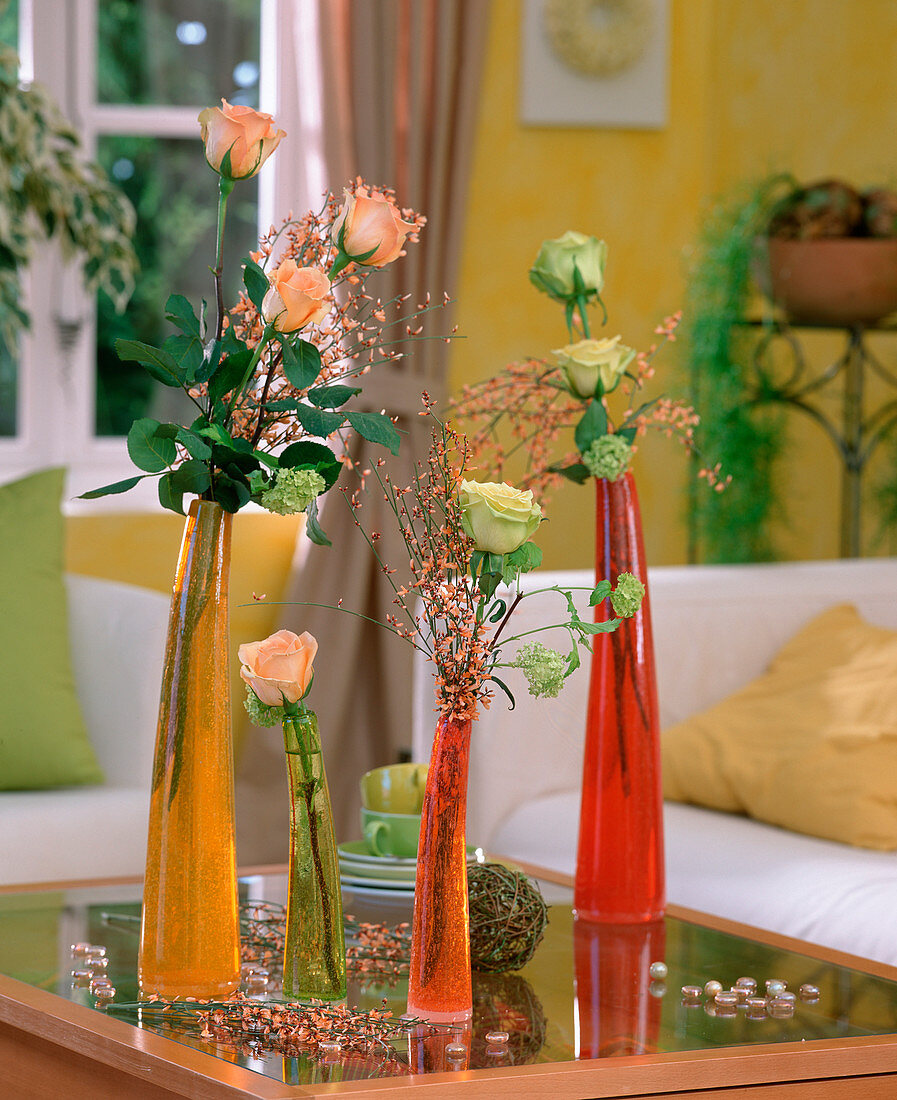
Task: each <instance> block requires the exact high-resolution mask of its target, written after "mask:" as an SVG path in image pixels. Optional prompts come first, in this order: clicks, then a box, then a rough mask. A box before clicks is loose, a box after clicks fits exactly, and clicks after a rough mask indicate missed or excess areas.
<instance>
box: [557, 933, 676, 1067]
mask: <svg viewBox="0 0 897 1100" xmlns="http://www.w3.org/2000/svg"><path fill="white" fill-rule="evenodd" d="M665 943H666V929H665V926H664V922H663V921H662V920H659V921H649V922H648V923H646V924H592V923H590V922H589V921H582V920H576V921H574V922H573V965H574V972H575V975H576V1028H575V1032H576V1057H577V1058H609V1057H614V1056H618V1055H627V1054H650V1053H651V1052H652V1051H656V1050H657V1042H658V1038H659V1035H660V1010H661V1005H662V1001H661V999H660V998H661V995H662V993H663V991H664V986H663V983H662V982H660V981H658V982H652V980H651V972H650V971H651V964H652V963H654V962H662V961H663V955H664V947H665Z"/></svg>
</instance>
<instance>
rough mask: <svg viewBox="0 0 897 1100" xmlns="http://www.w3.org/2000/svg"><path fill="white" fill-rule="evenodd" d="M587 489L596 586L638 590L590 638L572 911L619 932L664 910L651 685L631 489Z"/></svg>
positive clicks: (627, 479)
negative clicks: (632, 609) (591, 497)
mask: <svg viewBox="0 0 897 1100" xmlns="http://www.w3.org/2000/svg"><path fill="white" fill-rule="evenodd" d="M595 484H596V489H597V537H596V545H595V576H596V583H597V582H598V581H600V580H603V579H604V578H605V577H606V578H607V579H608V580H609V581H611V583H612V584H616V581H617V577H618V576H619V574H620V573H633V574H634V575H635V576H636V577H638V579H639V580H640V581H641V582H642V583H643V584H644V585H645V589H646V590H645V596H644V599H643V600H642V605H641V608H640V609H639V611H638V612H637V613H636V614H635V615H634V616H633V617H632V618H631V619H624V620H623V622H622V623H621V625H620V626H619V627H618V628H617V629H616V630H615V631H614V632H613V633H612V634H598V635H596V636H595V638H594V645H593V647H592V673H591V681H590V684H589V707H588V717H587V720H586V738H585V751H584V758H583V776H582V804H581V809H580V818H579V846H578V850H577V859H576V881H575V886H574V895H573V906H574V909H575V911H576V915H577V916H578V917H579V918H580V919H583V920H590V921H605V922H610V923H614V924H625V923H629V922H632V921H651V920H656V919H658V918H659V917H661V916H662V915H663V912H664V907H665V903H666V897H665V887H664V857H663V795H662V790H661V779H660V724H659V721H658V710H657V679H656V675H655V671H654V644H653V641H652V637H651V608H650V602H649V598H648V591H647V583H648V572H647V569H646V567H645V548H644V543H643V540H642V522H641V514H640V512H639V506H638V495H637V493H636V488H635V481H634V479H633V476H632V474H631V473H627V474H625V475H624V476H623V477H621V478H619V479H618V480H617V481H607V480H605V479H603V478H598V479H596V482H595ZM612 615H613V611H612V609H611V607H610V601H609V600H605V601H604V603H603V604H600V605H599V606H598V607H596V608H595V620H596V622H600V621H602V620H605V619H608V618H610V617H612Z"/></svg>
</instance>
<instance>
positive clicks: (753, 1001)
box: [745, 997, 766, 1012]
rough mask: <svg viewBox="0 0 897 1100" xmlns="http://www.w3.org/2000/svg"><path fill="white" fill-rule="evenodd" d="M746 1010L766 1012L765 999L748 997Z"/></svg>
mask: <svg viewBox="0 0 897 1100" xmlns="http://www.w3.org/2000/svg"><path fill="white" fill-rule="evenodd" d="M745 1004H746V1005H747V1008H748V1009H749V1010H750V1011H751V1012H765V1011H766V998H765V997H748V999H747V1001H746V1002H745Z"/></svg>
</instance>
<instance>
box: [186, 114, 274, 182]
mask: <svg viewBox="0 0 897 1100" xmlns="http://www.w3.org/2000/svg"><path fill="white" fill-rule="evenodd" d="M199 125H200V128H201V130H202V140H203V142H204V144H205V147H206V160H207V161H208V162H209V165H210V166H211V167H212V168H214V169H215V171H216V172H217V173H218V174H219V175H221V176H224V178H225V179H230V180H245V179H249V178H250V177H251V176H254V175H255V174H256V172H258V170H259V169H260V168H261V166H262V165H263V164H264V163H265V161H266V160H267V159H268V157H270V156H271V154H272V153H273V152H274V150H275V149H276V148H277V146H278V145H279V144H280V139H281V138H282V137H286V131H285V130H275V128H274V119H273V117H272V116H271V115H266V114H264V113H263V112H261V111H254V110H253V109H252V108H251V107H240V106H237V107H232V106H231V105H230V104H229V103H228V102H227V100H226V99H222V100H221V106H220V107H206V109H205V110H204V111H201V112H200V114H199Z"/></svg>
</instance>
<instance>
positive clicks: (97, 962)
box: [84, 955, 109, 970]
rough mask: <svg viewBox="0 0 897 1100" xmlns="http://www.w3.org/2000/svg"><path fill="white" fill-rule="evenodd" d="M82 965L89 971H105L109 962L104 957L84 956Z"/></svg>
mask: <svg viewBox="0 0 897 1100" xmlns="http://www.w3.org/2000/svg"><path fill="white" fill-rule="evenodd" d="M84 965H85V966H86V967H87V968H88V969H89V970H105V969H106V967H107V966H108V965H109V960H108V959H107V958H106V956H105V955H85V957H84Z"/></svg>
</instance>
